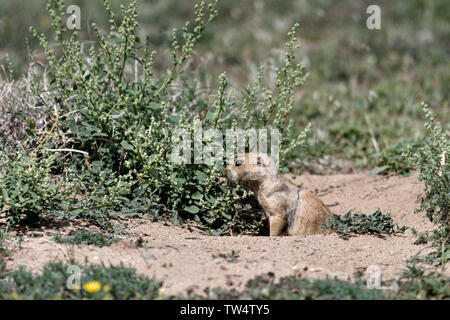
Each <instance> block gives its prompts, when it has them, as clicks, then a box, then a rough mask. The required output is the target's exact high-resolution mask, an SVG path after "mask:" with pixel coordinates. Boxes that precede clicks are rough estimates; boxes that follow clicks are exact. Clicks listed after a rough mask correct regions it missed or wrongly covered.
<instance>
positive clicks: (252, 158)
mask: <svg viewBox="0 0 450 320" xmlns="http://www.w3.org/2000/svg"><path fill="white" fill-rule="evenodd" d="M226 175H227V178H228V182H229V183H231V184H239V185H241V186H243V187H245V188H248V189H250V190H252V191H253V192H254V193H255V195H256V198H257V200H258V203H259V205H260V206H261V207H262V208H263V209H264V212H265V214H266V217H267V218H268V220H269V228H270V236H279V235H285V234H287V235H306V234H317V233H325V232H327V231H326V230H324V229H323V228H322V227H321V224H322V223H327V221H328V219H329V217H331V215H332V214H331V212H330V210H329V209H328V207H327V206H326V205H325V204H324V203H323V202H322V200H320V199H319V198H318V197H317V196H315V195H314V194H312V193H311V192H309V191H306V190H299V189H298V188H295V187H294V186H292V185H290V184H289V183H287V182H286V181H285V180H284V179H283V177H281V176H280V175H279V174H278V170H277V167H276V165H275V162H274V161H273V160H272V159H271V158H270V157H269V156H268V155H267V154H264V153H247V154H246V155H245V156H244V157H241V158H238V159H237V160H236V161H235V163H234V164H230V165H229V166H228V167H227V168H226Z"/></svg>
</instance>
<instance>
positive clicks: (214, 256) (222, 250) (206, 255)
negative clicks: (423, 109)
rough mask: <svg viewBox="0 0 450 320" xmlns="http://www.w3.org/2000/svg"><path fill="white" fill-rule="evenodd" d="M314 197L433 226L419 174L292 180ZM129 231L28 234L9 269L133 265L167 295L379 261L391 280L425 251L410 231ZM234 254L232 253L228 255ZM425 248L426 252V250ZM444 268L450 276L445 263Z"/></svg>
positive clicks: (342, 209)
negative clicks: (75, 237)
mask: <svg viewBox="0 0 450 320" xmlns="http://www.w3.org/2000/svg"><path fill="white" fill-rule="evenodd" d="M294 181H295V182H296V183H302V184H303V186H304V188H306V189H308V190H310V191H313V192H315V193H316V194H318V195H319V196H320V197H321V198H322V199H323V200H324V202H325V203H326V204H327V205H329V206H330V209H331V211H332V212H333V213H337V214H344V213H346V212H347V211H349V210H358V211H362V212H364V213H366V214H371V213H373V212H374V211H375V210H376V209H378V208H380V209H381V210H382V212H383V213H386V212H391V214H392V218H393V219H394V222H395V223H396V224H398V225H400V226H407V227H413V228H415V229H417V230H419V231H425V230H431V229H433V225H432V224H431V223H430V222H429V221H428V220H427V218H426V217H425V216H424V215H422V214H413V213H412V212H413V210H414V209H415V208H416V207H417V206H418V204H419V202H420V198H421V195H422V190H423V185H422V184H421V183H419V182H418V181H417V177H416V175H414V176H410V177H400V176H376V177H370V176H369V175H368V174H350V175H327V176H315V175H308V174H305V175H302V176H301V177H297V178H295V180H294ZM132 224H133V225H134V226H130V228H129V229H128V231H129V232H130V234H129V235H126V236H124V239H123V240H122V241H120V242H118V243H116V244H113V245H111V246H109V247H103V248H97V247H94V246H70V245H59V244H56V243H55V242H53V241H52V234H55V233H56V232H58V233H60V232H62V233H67V232H69V231H70V230H73V228H74V227H73V226H65V227H61V228H63V230H61V229H59V230H55V229H48V230H42V231H39V232H36V231H35V232H32V233H28V234H27V235H26V237H25V239H24V241H22V242H21V243H20V245H19V244H15V245H14V244H13V242H12V241H10V240H9V242H8V243H9V246H10V248H11V255H10V256H9V258H8V261H7V269H13V268H16V267H18V266H19V265H25V266H27V267H28V268H29V269H31V270H35V271H37V270H39V269H40V267H41V266H42V265H43V264H45V263H47V262H49V261H57V260H66V261H67V260H68V259H69V258H70V257H75V259H76V261H79V262H81V263H82V262H84V261H85V259H87V261H88V262H90V263H100V262H104V263H106V264H109V263H112V264H116V265H117V264H119V263H120V262H123V263H124V265H126V266H131V267H134V268H136V269H137V271H138V272H139V273H142V274H145V275H148V276H155V277H156V278H158V279H164V281H165V286H166V293H167V294H175V293H180V292H184V291H185V290H194V291H196V292H200V291H201V290H202V289H203V288H205V287H208V286H209V287H216V286H223V287H228V288H232V287H236V288H242V287H243V286H244V285H245V283H246V282H247V280H249V279H251V278H253V277H254V276H257V275H260V274H262V273H267V272H273V273H274V274H275V276H277V277H279V276H285V275H290V274H293V273H296V274H299V273H301V276H304V277H311V278H318V277H325V276H327V275H328V276H337V277H338V278H341V279H348V278H350V279H351V278H353V277H354V276H355V275H356V274H359V275H363V277H364V274H365V270H366V269H367V268H368V267H369V266H372V265H375V266H378V268H379V270H380V271H381V275H382V278H383V279H389V278H396V277H398V275H399V274H400V273H401V271H402V269H403V268H404V266H405V262H406V260H407V259H408V258H409V257H411V256H412V255H414V254H415V253H417V252H418V251H419V250H420V249H424V248H425V246H424V245H414V244H413V243H414V241H415V237H414V236H413V235H412V232H411V231H410V230H407V231H406V232H405V234H403V235H399V236H386V237H384V238H380V237H376V236H373V235H361V236H354V237H350V238H348V239H343V238H342V237H340V236H338V235H337V234H326V235H311V236H295V237H275V238H270V237H251V236H223V237H213V236H207V235H204V234H202V233H201V232H198V231H189V230H187V229H185V228H180V227H175V226H164V225H162V224H159V223H154V222H149V221H147V220H142V219H140V220H133V221H132ZM233 251H234V254H233ZM424 252H426V251H424ZM445 273H446V274H447V275H449V274H450V270H449V268H448V267H447V269H446V271H445Z"/></svg>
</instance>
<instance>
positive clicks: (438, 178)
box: [407, 103, 450, 228]
mask: <svg viewBox="0 0 450 320" xmlns="http://www.w3.org/2000/svg"><path fill="white" fill-rule="evenodd" d="M422 110H423V112H424V114H425V118H426V123H425V128H426V129H427V132H428V137H427V140H426V143H425V145H424V146H423V147H422V148H420V149H419V150H418V152H416V153H412V152H410V151H409V152H408V153H407V155H408V156H409V158H411V159H413V160H414V161H415V163H416V164H417V165H418V167H419V169H420V174H419V177H418V179H419V181H423V182H425V190H424V191H425V196H424V198H423V201H422V203H421V205H420V207H419V208H418V209H417V210H416V212H425V213H426V214H427V216H428V218H429V219H430V220H431V221H432V222H434V223H438V224H440V225H441V226H442V227H444V228H449V224H450V216H449V213H450V164H449V161H448V157H449V155H450V139H449V137H450V132H447V131H446V130H444V129H443V128H442V126H441V125H440V123H439V122H436V121H435V118H434V116H433V114H432V113H431V111H430V110H429V108H428V106H427V105H426V104H425V103H422Z"/></svg>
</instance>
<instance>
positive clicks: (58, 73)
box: [32, 0, 308, 234]
mask: <svg viewBox="0 0 450 320" xmlns="http://www.w3.org/2000/svg"><path fill="white" fill-rule="evenodd" d="M104 3H105V9H106V12H107V14H108V15H109V17H110V30H109V32H106V33H104V32H101V31H100V30H99V28H98V27H97V25H96V24H95V23H93V24H92V30H93V33H94V34H95V39H93V40H87V41H86V40H80V39H79V36H78V33H77V31H71V30H67V29H66V28H65V27H64V26H63V25H62V23H61V22H62V20H63V16H64V14H65V11H64V9H63V1H61V0H52V1H49V2H48V5H47V9H48V12H49V14H50V16H51V18H52V26H53V29H54V33H55V37H54V41H53V42H49V41H48V40H47V39H46V37H45V36H44V35H43V34H38V32H37V31H36V30H35V29H33V28H32V32H33V34H34V36H35V37H37V38H38V39H39V42H40V44H41V45H42V47H43V48H44V50H45V54H46V58H47V60H48V65H49V73H48V74H46V75H44V79H42V77H36V78H35V81H34V82H33V85H32V90H33V92H34V94H35V96H36V98H37V99H38V100H39V104H40V105H43V106H44V107H45V108H46V110H47V113H48V116H49V118H50V119H51V121H49V123H50V124H51V126H49V127H48V128H47V130H46V132H45V133H44V134H42V135H41V136H40V137H39V139H35V141H39V143H40V145H43V146H44V147H45V148H47V149H57V150H69V151H70V152H71V154H72V157H71V159H70V160H69V163H61V164H60V166H61V168H67V167H70V168H71V169H70V172H68V171H67V170H65V169H64V170H63V169H61V171H65V172H66V173H65V177H68V179H69V180H68V183H71V184H72V185H73V186H74V187H73V188H75V189H77V190H79V191H80V192H81V193H82V196H84V198H85V199H83V200H81V201H76V202H75V203H70V202H69V203H67V202H66V203H65V204H64V206H63V208H62V209H61V210H59V214H60V215H62V216H65V217H69V218H78V217H80V218H84V219H88V220H90V221H93V222H95V223H97V224H98V225H100V226H105V225H106V226H108V223H106V222H105V220H106V221H107V220H108V218H110V217H111V216H113V217H117V216H120V215H121V214H126V212H128V213H129V212H133V213H134V214H136V213H143V212H146V213H150V214H151V216H153V217H155V218H161V217H164V218H168V219H171V220H172V221H173V222H177V221H180V220H181V221H189V220H194V221H195V222H196V223H197V224H199V225H201V226H203V227H204V228H205V229H206V230H209V231H210V232H212V233H214V234H223V233H230V232H232V231H235V232H238V233H239V232H242V231H244V230H254V231H256V230H257V229H258V228H259V227H260V225H261V224H260V219H255V218H254V212H253V211H252V210H251V209H250V208H249V207H248V206H242V205H240V204H239V200H241V199H243V198H245V197H247V196H249V193H247V192H246V191H243V190H240V189H239V188H238V189H235V190H228V189H227V188H226V186H225V185H224V184H223V183H221V182H220V178H221V177H223V169H224V166H223V165H222V164H221V163H206V164H205V163H204V162H203V163H201V164H199V163H194V164H184V163H181V164H179V163H175V162H172V161H171V159H170V155H171V152H172V151H173V147H174V146H175V144H176V143H178V142H179V140H177V132H179V131H180V130H185V132H187V134H188V135H189V136H190V137H194V136H195V135H196V134H198V131H199V128H198V124H200V125H201V128H202V129H203V130H204V131H207V130H208V129H217V130H221V132H225V130H226V129H233V130H236V129H239V128H243V129H248V128H255V129H257V128H261V127H263V128H275V129H278V130H279V131H280V133H281V141H280V144H281V146H280V158H281V163H282V164H283V163H284V162H283V160H284V159H285V158H286V156H287V155H288V154H289V153H290V152H291V151H292V150H294V149H295V148H297V147H299V146H301V145H302V144H304V142H305V137H306V132H307V129H308V128H307V129H306V130H305V131H303V132H302V133H301V134H299V135H297V136H295V135H294V134H293V130H292V126H293V122H292V121H288V120H287V119H288V114H289V112H290V111H291V109H292V108H293V106H294V89H295V87H297V86H299V85H301V84H302V83H303V81H304V79H305V76H304V75H303V65H302V64H297V63H296V62H295V60H296V57H295V49H296V48H297V45H296V44H295V43H296V37H295V28H292V30H291V31H290V32H289V36H290V39H291V40H290V42H288V43H287V44H286V45H287V51H286V54H285V56H284V59H283V61H282V62H281V63H282V65H281V66H280V67H279V68H277V69H276V70H275V83H274V84H270V85H267V86H266V85H265V80H264V72H263V69H260V72H259V76H258V80H257V81H256V82H255V83H254V84H253V85H251V86H248V88H247V90H246V92H245V93H244V94H243V95H242V96H234V95H231V94H230V92H229V90H228V80H227V78H226V76H225V75H224V74H222V75H221V76H220V77H219V80H218V86H219V89H218V92H217V94H216V95H211V96H209V95H207V94H204V93H201V92H198V90H197V88H198V82H197V80H196V79H195V76H194V75H193V74H190V73H189V72H188V71H187V70H186V68H185V65H186V63H187V62H188V61H189V59H190V57H191V53H192V50H193V48H194V46H195V45H196V43H197V42H198V41H199V40H200V38H201V35H202V33H203V31H204V29H205V28H206V26H207V25H208V24H209V23H210V22H211V21H213V20H214V19H215V17H216V16H217V10H216V3H211V4H209V5H207V6H206V5H205V3H204V2H201V3H200V4H199V5H196V6H195V8H194V12H195V19H194V21H193V22H186V23H185V25H184V27H183V30H182V33H181V34H180V33H179V32H177V30H176V29H174V30H173V33H172V43H171V51H170V53H171V56H172V58H173V61H172V65H171V67H170V68H169V70H168V71H167V73H162V74H156V73H155V72H154V70H153V65H154V61H155V59H156V52H154V51H152V52H150V51H149V49H148V44H146V45H145V46H142V45H141V44H140V43H139V42H138V41H137V38H136V35H135V31H136V28H137V26H138V22H137V13H136V1H131V3H130V5H129V6H128V7H127V8H125V7H122V12H121V15H122V19H121V20H120V21H121V23H120V24H116V22H115V21H116V18H117V17H116V15H115V13H114V12H113V11H112V10H111V9H110V4H109V1H104ZM86 47H89V49H87V50H85V48H86ZM86 51H87V52H86ZM46 79H48V81H49V83H47V82H46V81H45V80H46ZM270 87H273V88H274V89H273V90H270V89H269V88H270ZM210 146H211V139H208V138H207V137H206V136H203V140H202V142H201V146H200V148H198V146H195V145H194V148H196V151H197V152H199V153H200V154H201V156H202V158H203V159H207V160H209V159H210V158H211V154H210V152H209V151H210V148H208V147H210ZM268 151H269V150H268ZM215 152H216V151H215ZM80 154H84V155H85V157H86V158H83V156H81V155H80ZM214 155H217V152H216V153H214V152H213V156H214ZM95 175H97V176H95ZM102 176H103V178H102ZM80 177H85V178H88V179H89V178H90V179H91V180H90V181H89V180H86V179H84V178H80ZM80 181H83V182H80ZM94 190H95V192H94ZM99 190H100V195H99V194H98V193H99ZM124 211H126V212H125V213H124Z"/></svg>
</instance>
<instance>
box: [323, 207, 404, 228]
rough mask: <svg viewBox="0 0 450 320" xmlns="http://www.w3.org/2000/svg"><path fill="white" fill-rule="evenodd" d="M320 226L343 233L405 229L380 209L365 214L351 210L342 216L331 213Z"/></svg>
mask: <svg viewBox="0 0 450 320" xmlns="http://www.w3.org/2000/svg"><path fill="white" fill-rule="evenodd" d="M322 226H323V227H324V228H326V229H330V230H334V231H337V232H339V233H343V234H346V233H357V234H365V233H371V234H395V233H403V232H405V230H406V227H399V226H398V225H394V221H393V220H392V217H391V214H390V213H389V212H388V213H387V214H383V213H382V212H381V210H380V209H378V210H377V211H375V212H374V213H373V214H371V215H366V214H364V213H361V212H356V213H354V214H352V212H351V211H349V212H347V213H346V214H344V215H342V216H341V215H337V214H333V215H332V216H331V217H330V219H328V223H327V224H324V225H322Z"/></svg>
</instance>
